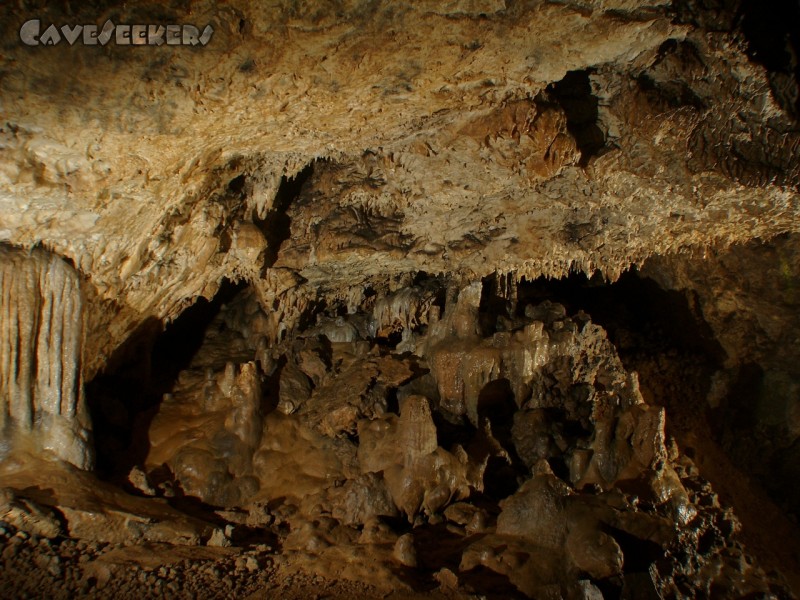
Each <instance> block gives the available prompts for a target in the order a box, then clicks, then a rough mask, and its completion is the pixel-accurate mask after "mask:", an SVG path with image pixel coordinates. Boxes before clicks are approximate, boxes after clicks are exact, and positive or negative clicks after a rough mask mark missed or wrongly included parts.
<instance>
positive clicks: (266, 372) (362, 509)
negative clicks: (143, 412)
mask: <svg viewBox="0 0 800 600" xmlns="http://www.w3.org/2000/svg"><path fill="white" fill-rule="evenodd" d="M429 284H430V286H429V289H427V290H425V291H422V290H421V291H418V292H413V291H408V292H406V293H404V294H401V295H398V296H396V297H393V298H390V299H388V300H387V299H382V300H375V298H374V297H372V298H367V299H365V300H364V302H363V303H362V305H361V306H358V307H355V308H354V309H353V310H351V311H349V312H348V311H344V312H345V313H346V314H344V313H343V312H342V311H338V308H337V307H335V306H332V307H329V309H328V311H327V314H324V313H322V312H321V313H320V314H319V315H317V317H316V322H313V320H312V324H310V325H309V326H308V327H307V328H306V330H305V331H302V330H301V331H297V332H295V335H292V336H289V337H288V338H287V339H286V340H285V341H283V342H282V343H279V344H276V345H273V346H270V345H269V344H268V343H267V342H266V341H265V327H266V326H265V325H264V324H265V323H266V322H267V319H266V315H265V314H264V313H262V312H261V309H260V308H259V306H258V303H257V301H256V300H255V298H254V296H253V294H252V292H250V291H249V290H245V291H243V292H241V293H240V294H239V295H237V296H236V297H235V298H234V299H233V300H232V301H231V302H230V303H228V304H227V305H226V306H224V307H223V309H222V310H221V311H220V313H219V314H218V315H217V317H216V318H215V319H214V320H213V321H212V322H211V323H210V325H209V326H208V328H207V329H206V332H205V337H204V340H203V343H202V345H201V346H200V348H199V350H198V351H197V353H196V354H195V355H194V356H193V358H192V360H191V362H190V364H189V365H188V368H186V369H185V370H183V371H181V372H180V374H179V376H178V378H177V380H176V382H175V385H174V386H173V389H172V390H171V392H170V393H168V394H166V395H165V396H164V398H163V400H162V401H161V403H160V404H159V405H158V407H157V410H156V411H155V412H154V413H153V414H151V415H149V418H146V419H145V418H142V419H139V420H138V426H139V427H143V428H145V434H146V435H145V439H146V442H147V443H146V448H145V449H144V450H145V452H144V453H143V456H144V459H143V460H142V462H141V464H139V465H137V466H136V467H134V469H132V470H131V471H130V472H129V473H126V474H125V475H127V481H126V482H125V488H126V490H127V492H128V493H124V492H123V491H122V490H121V489H120V488H118V487H115V486H113V485H111V484H110V483H106V482H98V481H96V480H95V479H94V477H93V476H92V475H90V474H88V473H86V472H82V471H78V470H76V469H73V468H68V467H67V466H63V467H57V466H55V465H56V464H57V463H47V465H48V466H46V467H42V466H41V465H42V464H43V463H42V461H41V460H40V459H33V458H32V457H31V456H25V455H24V454H20V453H16V454H15V455H14V456H12V458H10V459H8V460H6V462H5V463H4V464H3V465H2V471H0V472H1V473H2V481H3V487H4V488H6V490H5V491H4V493H3V496H2V497H0V520H2V521H3V522H4V524H3V528H2V530H0V536H1V537H2V540H3V545H4V550H3V554H2V560H3V564H4V566H5V568H4V570H3V573H2V574H0V582H2V584H3V586H4V589H6V590H14V592H13V593H14V594H17V593H18V594H19V595H20V596H22V595H23V594H33V595H35V594H37V593H38V590H39V588H38V587H36V585H34V583H33V582H32V581H31V579H30V577H28V576H22V575H23V574H25V573H28V572H29V569H28V567H25V566H24V564H25V563H27V562H29V561H31V560H33V561H34V562H35V563H36V564H37V565H40V567H41V568H42V570H43V573H44V574H43V575H42V577H43V578H46V577H51V578H59V577H60V578H62V581H63V589H64V591H65V596H67V595H71V594H73V593H79V592H80V593H85V592H88V591H90V590H91V591H94V592H97V593H98V594H99V595H100V596H103V597H105V596H111V595H114V596H122V597H126V596H132V595H134V594H138V592H136V591H135V590H148V591H151V592H153V591H154V590H155V591H157V590H160V591H161V593H165V594H168V595H169V596H171V597H197V595H198V594H200V595H203V594H207V595H209V596H211V597H227V596H229V595H230V594H235V595H236V596H237V597H238V596H242V595H247V594H252V593H257V592H259V593H260V592H263V591H264V590H269V589H275V590H276V591H280V592H281V593H282V594H284V595H285V596H286V597H292V594H295V597H304V596H303V595H302V592H301V591H299V590H301V589H306V588H303V586H307V587H314V586H313V585H312V586H308V583H309V581H317V580H316V579H314V578H318V581H319V582H320V584H319V590H315V593H318V594H321V595H322V596H324V595H325V592H324V589H325V586H326V585H328V586H329V587H330V597H347V595H348V594H351V597H352V595H353V594H355V595H356V596H359V597H380V596H382V595H384V594H388V593H392V592H393V593H398V592H399V591H403V592H404V593H406V594H408V595H409V597H413V596H414V595H415V594H417V595H420V597H430V595H431V594H439V595H441V596H442V597H472V596H486V597H492V596H493V595H494V597H514V596H519V597H526V596H527V597H535V598H561V597H567V598H600V597H628V598H632V597H662V598H681V597H687V596H692V597H720V596H724V597H743V596H747V595H755V596H758V597H761V596H769V595H773V596H777V597H788V596H789V593H788V592H787V591H786V589H785V588H784V587H782V585H781V583H780V582H779V581H777V580H774V579H773V578H770V577H768V576H767V575H766V574H765V573H764V572H763V571H762V570H761V569H760V568H759V567H758V565H757V564H756V563H755V561H754V560H753V559H752V558H751V557H749V556H748V555H747V553H746V551H745V549H744V548H743V547H742V546H741V543H740V542H739V541H738V538H737V530H738V527H739V526H738V522H737V520H736V517H735V515H734V514H733V513H732V511H731V510H730V509H727V508H724V507H722V506H721V505H720V503H719V501H718V498H717V496H716V495H715V494H714V492H713V490H712V489H711V488H710V486H709V485H708V484H707V483H706V482H704V481H703V480H702V479H701V478H700V477H699V474H698V472H697V469H696V468H695V467H694V465H693V464H692V462H691V460H690V459H689V458H687V457H686V456H683V455H681V453H680V451H679V449H678V448H677V446H676V444H675V442H674V441H672V440H671V439H668V437H667V435H666V433H665V420H666V418H667V415H666V414H665V411H664V409H663V408H662V407H660V406H655V405H650V404H647V403H646V402H645V401H644V400H643V398H642V395H641V393H640V392H639V384H638V378H637V375H636V374H635V373H632V372H628V371H626V370H625V368H624V367H623V365H622V363H621V362H620V359H619V358H618V356H617V353H616V350H615V348H614V346H613V345H612V344H611V342H610V341H609V339H608V337H607V335H606V332H605V331H604V330H603V329H602V328H601V327H599V326H598V325H596V324H594V323H593V322H592V321H591V319H590V317H589V316H588V315H586V314H585V313H582V312H578V313H577V314H575V315H568V314H567V312H566V310H565V309H564V307H563V306H561V305H559V304H555V303H552V302H549V301H544V302H541V303H538V304H530V305H526V306H515V303H514V300H515V296H514V295H513V294H508V295H507V296H506V297H501V298H495V299H494V300H495V304H496V305H498V306H501V307H502V310H499V311H497V312H487V311H486V308H485V304H486V303H485V298H483V302H482V296H484V294H485V287H484V286H482V285H481V283H480V282H478V283H473V284H469V285H463V286H460V287H458V286H453V285H450V286H449V289H444V287H443V289H442V290H439V292H441V293H438V292H437V291H436V290H435V287H436V286H437V285H440V284H439V283H438V282H436V281H435V280H434V281H432V282H429ZM441 286H444V284H443V283H442V284H441ZM432 290H433V291H432ZM437 298H447V301H446V302H445V303H442V302H439V301H438V300H437ZM326 331H327V332H328V333H327V334H326V333H324V332H326ZM343 331H346V335H343V334H342V332H343ZM132 439H135V440H140V441H139V442H138V443H141V439H142V437H141V436H133V438H132ZM98 451H100V452H102V448H98ZM76 538H77V541H76ZM165 543H168V544H165ZM175 544H183V545H188V546H195V547H196V552H195V551H193V552H191V553H188V554H187V553H185V552H184V551H183V550H181V549H180V548H181V546H178V545H175ZM143 547H144V548H152V549H153V550H152V552H151V551H149V550H148V551H141V548H143ZM201 547H202V548H201ZM87 548H88V549H89V550H87ZM137 548H138V549H139V550H137ZM153 552H154V553H155V554H156V555H161V554H163V556H164V558H163V560H155V561H154V560H152V556H151V554H152V553H153ZM40 563H41V564H40ZM132 565H133V566H132ZM26 569H27V570H26ZM292 578H296V585H294V586H293V585H292V584H290V585H289V586H288V587H285V586H284V587H283V588H281V589H280V590H277V588H275V587H274V586H275V585H277V584H276V583H275V582H276V581H278V580H280V581H283V582H284V583H283V584H281V585H284V584H285V582H286V581H293V579H292ZM206 580H208V583H207V584H206V583H203V582H205V581H206ZM42 581H44V579H42ZM325 582H327V583H325ZM323 584H324V585H323ZM40 585H45V584H44V583H41V584H40ZM206 585H207V586H208V587H206ZM270 586H272V587H270ZM348 586H354V587H348ZM359 586H360V587H359ZM42 589H45V588H42ZM48 589H49V588H48ZM200 590H203V591H202V593H201V592H200Z"/></svg>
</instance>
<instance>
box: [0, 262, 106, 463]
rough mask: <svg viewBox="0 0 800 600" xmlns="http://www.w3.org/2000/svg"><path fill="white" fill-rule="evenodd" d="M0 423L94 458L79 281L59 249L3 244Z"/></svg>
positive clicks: (22, 437) (64, 451)
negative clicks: (85, 383)
mask: <svg viewBox="0 0 800 600" xmlns="http://www.w3.org/2000/svg"><path fill="white" fill-rule="evenodd" d="M0 298H1V299H2V311H1V312H0V337H2V339H3V340H4V343H3V344H2V346H0V353H1V354H0V426H2V437H4V438H5V439H6V441H7V444H4V446H13V445H16V444H20V443H25V441H27V443H28V447H30V446H32V447H33V448H36V449H42V450H48V451H50V452H52V453H53V454H54V455H55V456H57V457H58V458H60V459H62V460H65V461H67V462H70V463H72V464H74V465H76V466H78V467H80V468H89V467H90V466H91V464H92V451H91V446H90V444H89V435H90V433H89V431H90V426H89V417H88V414H87V412H86V408H85V403H84V397H83V382H82V374H81V369H82V363H83V361H82V354H83V335H84V329H83V315H82V298H81V289H80V281H79V278H78V275H77V273H76V272H75V270H74V269H73V268H72V267H70V266H69V265H68V264H67V263H66V262H64V261H63V260H62V259H60V258H59V257H57V256H54V255H52V254H49V253H48V252H46V251H44V250H41V249H35V250H34V251H33V252H31V253H29V254H28V253H25V252H23V251H20V250H16V249H11V248H0Z"/></svg>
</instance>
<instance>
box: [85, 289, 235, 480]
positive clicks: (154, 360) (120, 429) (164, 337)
mask: <svg viewBox="0 0 800 600" xmlns="http://www.w3.org/2000/svg"><path fill="white" fill-rule="evenodd" d="M243 287H244V286H243V284H241V283H234V282H232V281H230V280H228V279H224V280H223V281H222V283H221V284H220V288H219V290H218V292H217V294H216V295H215V296H214V297H213V298H212V299H211V300H207V299H206V298H199V299H198V300H197V301H196V302H195V303H194V304H192V305H191V306H189V307H187V308H186V309H185V310H184V311H183V312H182V313H181V314H180V315H179V316H178V317H177V318H176V319H175V320H173V321H172V322H170V323H168V324H166V325H164V324H162V322H161V321H159V320H158V319H147V320H146V321H144V322H143V323H142V324H141V325H140V326H139V327H138V328H137V329H136V330H135V331H134V332H133V333H132V334H131V335H130V336H129V337H128V339H127V340H126V341H125V343H123V344H122V345H121V346H120V347H119V348H117V350H116V351H115V352H114V354H113V355H112V356H111V357H110V358H109V360H108V361H107V363H106V366H105V368H104V370H103V371H102V372H100V373H99V374H98V375H96V376H95V377H94V379H92V380H91V381H90V382H88V383H87V385H86V401H87V405H88V407H89V411H90V414H91V418H92V422H93V426H94V444H95V453H96V456H97V465H96V470H97V473H98V474H99V475H100V476H101V477H104V478H108V479H111V480H115V481H124V480H125V478H126V477H127V475H128V473H129V472H130V470H131V468H133V467H134V466H136V465H138V464H141V462H142V460H143V458H144V455H145V454H146V452H147V446H148V433H147V429H148V424H149V422H150V420H151V419H152V416H153V414H154V412H155V411H157V410H158V406H159V404H160V403H161V401H162V398H163V397H164V394H168V393H170V392H171V391H172V388H173V387H174V385H175V382H176V380H177V378H178V375H179V374H180V372H181V371H182V370H184V369H186V368H187V367H188V366H189V364H190V363H191V360H192V357H194V355H195V354H196V352H197V350H198V349H199V348H200V346H201V344H202V343H203V339H204V336H205V334H206V330H207V328H208V327H209V325H210V324H211V322H212V321H213V320H214V318H215V317H216V316H217V315H218V314H219V312H220V309H221V308H222V306H223V305H225V304H226V303H228V302H230V301H231V300H232V299H233V298H235V297H236V295H237V294H238V293H239V292H241V290H242V289H243Z"/></svg>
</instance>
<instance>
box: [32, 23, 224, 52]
mask: <svg viewBox="0 0 800 600" xmlns="http://www.w3.org/2000/svg"><path fill="white" fill-rule="evenodd" d="M212 35H214V28H213V27H211V25H206V26H205V28H204V29H203V31H202V32H201V31H200V30H199V29H198V28H197V27H195V26H194V25H115V24H114V23H112V22H111V21H110V20H108V21H106V22H105V24H104V25H103V27H102V28H101V27H98V26H97V25H62V26H61V27H56V26H55V25H52V24H51V25H50V26H48V27H46V28H45V29H44V30H42V22H41V21H40V20H39V19H31V20H30V21H25V23H23V24H22V27H20V29H19V39H20V40H22V43H23V44H27V45H28V46H56V45H58V44H60V43H62V42H65V43H67V44H69V45H70V46H72V45H73V44H75V43H76V42H80V43H82V44H83V45H84V46H105V45H106V44H108V43H109V42H112V41H113V42H114V43H115V44H116V45H117V46H163V45H164V44H166V45H167V46H198V45H199V46H205V45H206V44H208V42H210V41H211V36H212Z"/></svg>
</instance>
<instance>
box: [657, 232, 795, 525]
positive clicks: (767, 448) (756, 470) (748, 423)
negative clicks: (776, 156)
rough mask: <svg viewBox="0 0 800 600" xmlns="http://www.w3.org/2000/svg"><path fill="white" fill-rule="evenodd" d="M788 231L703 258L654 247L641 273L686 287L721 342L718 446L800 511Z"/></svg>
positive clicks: (712, 415)
mask: <svg viewBox="0 0 800 600" xmlns="http://www.w3.org/2000/svg"><path fill="white" fill-rule="evenodd" d="M799 241H800V240H798V236H797V235H796V234H791V235H790V234H786V235H782V236H779V237H776V238H774V239H772V240H770V241H768V242H763V241H753V242H750V243H747V244H742V245H736V246H733V247H732V248H730V249H729V250H728V251H725V252H721V251H710V252H708V253H707V254H706V255H705V256H704V257H703V258H702V259H701V258H699V257H698V258H695V259H686V258H683V259H681V258H677V257H658V258H652V259H650V260H648V261H647V263H646V264H645V266H644V268H643V274H644V275H646V276H648V277H651V278H653V279H654V280H656V281H658V282H659V284H660V285H661V286H662V287H664V288H665V289H672V290H678V291H680V292H682V293H683V294H685V295H686V296H687V298H688V299H689V301H690V303H691V305H692V306H694V307H695V309H696V311H697V313H698V316H700V318H701V319H702V320H703V321H704V322H705V323H707V324H708V326H709V327H710V328H711V330H712V331H713V335H714V338H715V339H716V340H717V341H718V342H719V344H720V345H721V347H722V349H723V350H724V352H725V358H724V362H723V364H722V365H721V368H720V369H719V370H718V371H717V372H716V373H715V374H714V377H713V380H712V386H711V389H710V390H709V393H708V396H707V398H706V406H705V407H704V409H705V410H706V411H707V419H708V421H709V424H710V427H711V431H713V433H714V434H715V436H716V438H717V440H718V441H719V443H720V444H721V446H722V447H723V448H724V450H725V452H726V454H727V455H728V456H730V457H731V459H732V460H733V462H734V463H735V464H737V465H738V466H739V467H740V468H742V469H743V470H744V471H746V472H748V473H750V474H751V475H753V476H754V477H755V478H757V479H758V480H759V481H760V482H761V484H762V485H763V486H764V487H765V489H767V490H768V491H769V492H770V494H771V495H772V496H773V497H774V498H775V499H776V501H777V502H778V503H779V504H780V505H781V506H782V508H783V509H784V510H786V511H787V512H789V513H792V514H795V515H796V514H797V513H798V511H800V489H799V488H798V485H797V480H798V475H800V473H799V472H798V465H799V464H800V463H798V461H797V457H798V452H799V451H800V420H799V419H800V386H798V381H800V338H798V331H800V320H799V319H800V312H798V308H800V255H799V252H800V244H799V243H798V242H799Z"/></svg>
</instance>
